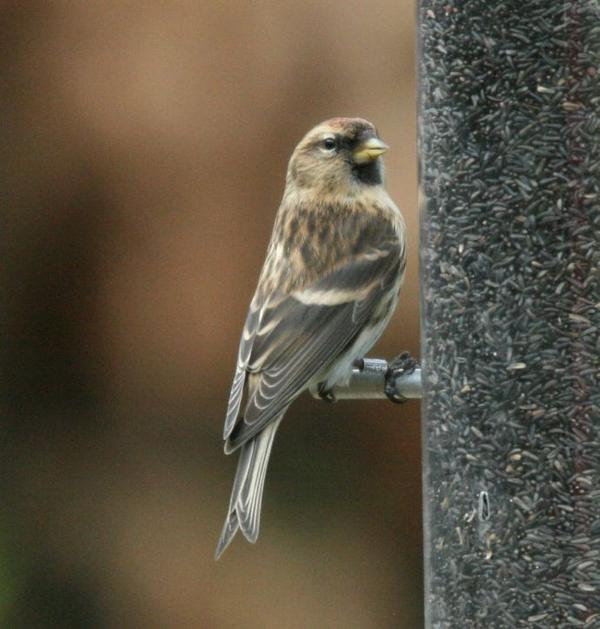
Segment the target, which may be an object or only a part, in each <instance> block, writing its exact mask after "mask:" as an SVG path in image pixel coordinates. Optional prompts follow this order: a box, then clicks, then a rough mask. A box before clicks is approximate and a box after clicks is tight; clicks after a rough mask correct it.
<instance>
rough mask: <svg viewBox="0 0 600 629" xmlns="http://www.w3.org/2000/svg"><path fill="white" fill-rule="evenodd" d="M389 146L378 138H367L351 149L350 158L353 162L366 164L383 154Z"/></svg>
mask: <svg viewBox="0 0 600 629" xmlns="http://www.w3.org/2000/svg"><path fill="white" fill-rule="evenodd" d="M389 148H390V147H389V146H388V145H387V144H384V143H383V142H382V141H381V140H380V139H379V138H369V139H368V140H365V141H364V142H362V143H361V144H359V145H358V146H357V147H356V148H355V149H354V151H352V159H353V160H354V163H355V164H366V163H367V162H372V161H373V160H374V159H377V158H378V157H379V156H380V155H383V154H384V153H385V152H386V151H387V150H388V149H389Z"/></svg>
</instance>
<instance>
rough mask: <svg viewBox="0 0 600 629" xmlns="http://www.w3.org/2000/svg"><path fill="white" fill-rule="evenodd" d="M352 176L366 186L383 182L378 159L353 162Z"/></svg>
mask: <svg viewBox="0 0 600 629" xmlns="http://www.w3.org/2000/svg"><path fill="white" fill-rule="evenodd" d="M352 176H353V177H355V178H356V179H358V181H360V182H361V183H364V184H366V185H367V186H377V185H379V184H380V183H382V182H383V179H382V177H381V167H380V165H379V159H375V160H373V161H372V162H367V163H366V164H354V165H353V166H352Z"/></svg>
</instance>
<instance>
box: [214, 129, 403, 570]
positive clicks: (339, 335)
mask: <svg viewBox="0 0 600 629" xmlns="http://www.w3.org/2000/svg"><path fill="white" fill-rule="evenodd" d="M386 149H387V147H386V146H385V144H383V142H381V140H380V139H379V138H378V136H377V132H376V130H375V127H374V126H373V125H372V124H371V123H370V122H368V121H366V120H363V119H361V118H333V119H331V120H328V121H326V122H324V123H322V124H320V125H318V126H317V127H315V128H314V129H312V130H311V131H310V132H309V133H308V134H307V135H306V136H305V137H304V138H303V139H302V140H301V141H300V143H299V144H298V146H297V147H296V149H295V150H294V153H293V154H292V157H291V159H290V163H289V166H288V172H287V178H286V188H285V191H284V194H283V200H282V202H281V206H280V208H279V211H278V213H277V216H276V219H275V225H274V228H273V235H272V237H271V241H270V244H269V247H268V250H267V257H266V260H265V264H264V266H263V270H262V272H261V275H260V278H259V281H258V287H257V289H256V293H255V294H254V297H253V299H252V302H251V304H250V310H249V312H248V316H247V318H246V324H245V326H244V332H243V334H242V339H241V342H240V349H239V354H238V364H237V368H236V373H235V376H234V380H233V384H232V388H231V393H230V398H229V405H228V409H227V416H226V419H225V428H224V438H225V452H227V453H230V452H233V451H235V450H237V449H240V458H239V462H238V468H237V472H236V477H235V481H234V486H233V491H232V495H231V500H230V504H229V510H228V514H227V518H226V520H225V525H224V527H223V532H222V534H221V539H220V540H219V544H218V546H217V551H216V557H217V558H218V557H219V556H220V555H221V553H222V552H223V551H224V550H225V548H226V547H227V545H228V544H229V542H230V541H231V539H232V538H233V536H234V535H235V533H236V532H237V530H238V529H241V530H242V532H243V534H244V535H245V536H246V538H247V539H248V540H249V541H251V542H254V541H256V539H257V537H258V532H259V522H260V508H261V500H262V491H263V487H264V479H265V474H266V467H267V463H268V459H269V455H270V451H271V446H272V443H273V438H274V436H275V432H276V430H277V427H278V426H279V423H280V422H281V419H282V418H283V415H284V413H285V411H286V410H287V408H288V406H289V405H290V404H291V403H292V402H293V400H294V399H295V398H296V397H298V395H300V394H301V393H302V392H303V391H304V390H306V389H307V388H308V387H309V386H311V385H313V384H316V383H322V384H321V386H322V387H324V389H330V388H331V387H333V386H334V385H335V384H337V383H340V382H342V381H343V380H344V379H346V378H347V377H348V375H349V373H350V369H351V365H352V363H353V362H354V360H355V359H357V358H361V357H362V356H363V355H364V354H365V353H366V352H367V351H368V350H369V349H370V348H371V346H372V345H373V344H374V343H375V341H376V340H377V339H378V338H379V336H380V335H381V333H382V332H383V330H384V328H385V326H386V325H387V322H388V321H389V318H390V316H391V314H392V312H393V310H394V308H395V306H396V302H397V298H398V292H399V289H400V286H401V284H402V278H403V275H404V267H405V260H406V257H405V228H404V221H403V219H402V215H401V214H400V211H399V210H398V208H397V207H396V205H395V204H394V203H393V201H392V200H391V199H390V197H389V196H388V194H387V192H386V191H385V188H384V187H383V167H382V160H381V157H380V155H381V154H382V153H383V152H384V151H385V150H386Z"/></svg>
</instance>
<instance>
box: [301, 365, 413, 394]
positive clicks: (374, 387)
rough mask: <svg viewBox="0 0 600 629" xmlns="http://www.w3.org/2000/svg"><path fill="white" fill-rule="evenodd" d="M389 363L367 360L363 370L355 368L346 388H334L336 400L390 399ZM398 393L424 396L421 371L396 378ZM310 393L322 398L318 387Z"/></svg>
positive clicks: (312, 388) (313, 388)
mask: <svg viewBox="0 0 600 629" xmlns="http://www.w3.org/2000/svg"><path fill="white" fill-rule="evenodd" d="M387 371H388V362H387V361H386V360H383V359H381V358H365V359H364V360H363V366H362V369H359V368H358V367H355V368H353V369H352V375H351V376H350V380H349V382H348V384H347V385H346V386H336V387H334V388H333V391H332V393H333V395H334V396H335V399H336V400H385V399H388V398H387V396H386V394H385V391H384V388H385V376H386V374H387ZM395 385H396V392H397V393H398V394H399V395H401V396H403V397H405V398H411V399H420V398H421V396H422V387H421V369H419V368H417V369H415V370H414V371H413V372H412V373H409V374H405V375H402V376H400V377H398V378H396V382H395ZM310 393H311V395H312V396H313V397H315V398H321V396H320V395H319V391H318V388H317V387H311V389H310Z"/></svg>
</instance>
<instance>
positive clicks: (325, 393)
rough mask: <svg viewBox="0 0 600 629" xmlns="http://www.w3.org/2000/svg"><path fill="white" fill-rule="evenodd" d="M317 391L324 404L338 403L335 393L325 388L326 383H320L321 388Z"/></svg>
mask: <svg viewBox="0 0 600 629" xmlns="http://www.w3.org/2000/svg"><path fill="white" fill-rule="evenodd" d="M317 391H318V393H319V397H320V398H321V399H322V400H323V401H324V402H329V403H330V404H333V403H334V402H337V400H336V397H335V394H334V392H333V389H327V388H326V387H325V383H324V382H319V386H318V387H317Z"/></svg>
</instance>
